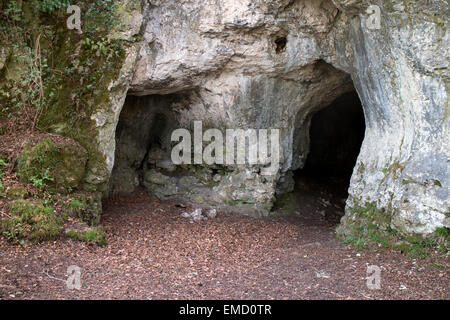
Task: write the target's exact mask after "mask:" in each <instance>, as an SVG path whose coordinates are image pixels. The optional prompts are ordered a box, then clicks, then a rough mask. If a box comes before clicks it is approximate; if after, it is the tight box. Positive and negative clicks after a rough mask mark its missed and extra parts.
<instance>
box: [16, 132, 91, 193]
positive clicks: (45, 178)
mask: <svg viewBox="0 0 450 320" xmlns="http://www.w3.org/2000/svg"><path fill="white" fill-rule="evenodd" d="M86 162H87V154H86V151H85V150H84V148H83V147H81V146H80V145H77V144H68V143H62V144H58V145H57V144H55V143H53V142H52V141H50V140H49V139H44V140H42V141H41V142H40V143H39V144H37V145H36V146H34V147H31V146H30V145H27V146H26V147H25V149H24V150H23V151H22V153H21V154H20V156H19V158H18V159H17V166H16V171H17V176H18V177H19V179H20V180H21V181H23V182H27V183H30V182H31V183H33V184H34V185H35V186H37V187H47V188H49V190H54V191H59V192H70V191H72V190H73V189H75V188H77V187H78V186H79V185H80V182H81V181H82V179H83V177H84V174H85V168H86Z"/></svg>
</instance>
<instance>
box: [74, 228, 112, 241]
mask: <svg viewBox="0 0 450 320" xmlns="http://www.w3.org/2000/svg"><path fill="white" fill-rule="evenodd" d="M66 235H67V236H68V237H70V238H72V239H74V240H78V241H82V242H87V243H90V244H96V245H98V246H106V245H107V244H108V241H107V240H106V233H105V231H103V230H102V229H100V228H99V227H94V228H89V229H86V230H82V231H77V230H68V231H67V232H66Z"/></svg>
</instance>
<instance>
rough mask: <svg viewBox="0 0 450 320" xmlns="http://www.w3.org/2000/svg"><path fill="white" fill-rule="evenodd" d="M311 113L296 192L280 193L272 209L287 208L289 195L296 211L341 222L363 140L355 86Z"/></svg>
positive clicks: (298, 172)
mask: <svg viewBox="0 0 450 320" xmlns="http://www.w3.org/2000/svg"><path fill="white" fill-rule="evenodd" d="M310 117H311V118H310V119H311V120H310V126H309V152H308V154H307V157H306V160H305V163H304V165H303V166H302V167H301V168H300V169H297V170H295V171H293V178H294V183H295V184H294V190H293V192H292V193H290V194H288V195H281V196H280V197H278V199H277V201H276V203H275V206H274V208H273V211H277V210H280V209H282V208H283V207H284V208H285V207H286V199H288V200H287V201H288V202H289V205H288V207H290V208H294V209H295V212H296V213H297V214H300V215H306V216H309V217H313V218H318V217H319V218H321V219H327V220H329V221H332V222H333V223H338V222H339V220H340V218H341V217H342V216H343V215H344V209H345V202H346V200H347V198H348V188H349V186H350V179H351V176H352V173H353V168H354V167H355V164H356V161H357V158H358V155H359V153H360V150H361V145H362V142H363V140H364V135H365V129H366V125H365V118H364V112H363V107H362V104H361V101H360V99H359V96H358V94H357V92H356V90H352V91H350V92H347V93H344V94H342V95H341V96H339V97H338V98H336V99H335V100H334V101H333V102H332V103H331V104H330V105H328V106H327V107H325V108H324V109H321V110H319V111H317V112H314V113H313V114H311V115H310ZM308 210H309V211H310V212H307V211H308Z"/></svg>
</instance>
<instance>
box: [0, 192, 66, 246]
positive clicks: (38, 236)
mask: <svg viewBox="0 0 450 320" xmlns="http://www.w3.org/2000/svg"><path fill="white" fill-rule="evenodd" d="M9 213H10V218H8V219H5V220H2V221H1V222H0V231H1V233H2V234H3V235H5V236H6V237H7V238H8V239H10V240H13V241H19V240H28V241H31V242H41V241H44V240H53V239H55V238H56V237H57V236H58V235H59V233H60V230H61V226H62V223H63V219H62V218H60V217H57V216H56V215H55V214H54V210H53V207H52V206H49V205H47V204H45V202H44V201H31V200H29V201H28V200H16V201H14V202H12V203H11V204H10V205H9Z"/></svg>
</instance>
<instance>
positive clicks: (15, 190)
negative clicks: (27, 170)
mask: <svg viewBox="0 0 450 320" xmlns="http://www.w3.org/2000/svg"><path fill="white" fill-rule="evenodd" d="M29 195H30V194H29V192H28V190H27V189H26V188H25V187H24V186H16V187H12V188H10V189H9V190H7V191H6V197H7V198H9V199H13V200H19V199H26V198H27V197H28V196H29Z"/></svg>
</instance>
